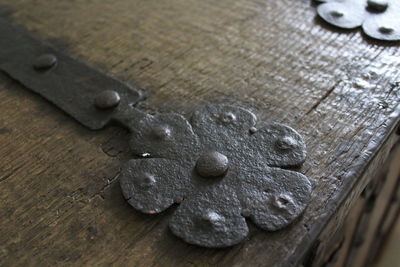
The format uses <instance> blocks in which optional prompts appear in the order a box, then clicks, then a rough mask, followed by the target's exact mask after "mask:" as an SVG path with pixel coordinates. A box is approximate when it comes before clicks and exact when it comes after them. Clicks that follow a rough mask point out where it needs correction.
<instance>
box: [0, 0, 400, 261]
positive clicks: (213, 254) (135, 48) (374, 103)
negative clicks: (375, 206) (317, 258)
mask: <svg viewBox="0 0 400 267" xmlns="http://www.w3.org/2000/svg"><path fill="white" fill-rule="evenodd" d="M0 4H1V5H2V7H3V8H2V9H0V10H3V12H2V13H3V14H6V15H8V17H9V19H10V20H11V21H12V22H13V23H15V24H19V25H22V26H23V27H25V28H27V29H29V30H30V31H33V32H35V33H36V34H37V35H38V36H39V37H41V38H43V39H47V40H49V41H50V42H52V43H54V44H56V45H58V46H59V47H60V48H61V49H63V50H64V51H66V52H68V53H69V54H71V55H72V56H74V57H76V58H78V59H80V60H82V61H84V62H87V63H89V64H91V65H93V66H95V67H96V68H98V69H100V70H102V71H104V72H105V73H107V74H109V75H113V76H116V77H118V78H119V79H121V80H123V81H125V82H128V83H135V84H137V85H138V86H139V87H141V88H143V89H144V90H146V91H147V92H149V98H148V100H146V101H145V102H143V103H141V104H140V105H139V107H140V108H142V109H144V110H146V111H148V112H166V111H174V112H179V113H182V114H186V115H187V114H189V113H190V112H191V111H192V110H193V108H194V106H196V105H198V104H201V103H203V102H206V101H207V102H216V103H220V102H228V103H232V104H237V105H243V106H247V107H250V108H252V109H253V110H254V111H255V112H256V113H257V114H258V116H259V118H260V120H274V121H279V122H284V123H287V124H290V125H291V126H293V127H295V128H296V129H297V130H298V131H299V132H300V133H301V134H302V135H303V136H304V138H305V141H306V144H307V146H308V153H309V155H308V159H307V161H306V164H305V165H304V166H303V168H302V169H301V170H300V171H301V172H302V173H304V174H306V175H307V176H308V177H310V178H311V179H312V180H313V183H314V190H313V201H312V203H311V204H310V206H309V207H308V209H307V210H306V212H305V214H304V216H302V217H301V219H300V220H299V221H297V222H296V223H295V224H294V225H292V226H291V227H289V228H287V229H285V230H282V231H279V232H275V233H266V232H263V231H261V230H258V229H257V228H256V227H251V228H252V229H251V234H250V236H249V238H248V240H247V241H246V242H245V243H242V244H241V245H238V246H235V247H233V248H230V249H223V250H210V249H202V248H197V247H194V246H190V245H187V244H185V243H184V242H182V241H180V240H179V239H177V238H176V237H174V236H173V235H172V234H170V233H169V231H168V229H167V226H166V223H167V218H168V216H169V215H170V214H171V213H172V212H173V208H172V209H170V210H169V211H167V212H166V213H165V214H163V215H157V216H146V215H142V214H139V213H137V212H135V211H134V210H133V209H132V208H130V207H129V206H128V205H127V204H126V203H125V201H124V200H123V198H122V196H121V193H120V190H119V187H118V182H117V179H116V176H117V173H118V168H119V165H120V162H121V161H124V160H125V159H126V158H128V157H129V153H128V152H127V151H126V148H125V147H126V144H127V139H126V133H125V132H124V131H123V130H121V129H115V128H108V129H106V130H103V131H101V132H90V131H88V130H86V129H84V128H83V127H81V126H80V125H78V124H77V123H76V122H75V121H73V120H72V119H70V118H69V117H68V116H66V115H65V114H63V113H62V112H60V111H59V110H57V109H56V108H55V107H53V106H52V105H50V104H48V103H47V102H45V101H44V100H42V99H41V98H39V97H37V96H35V95H33V94H31V93H29V92H26V91H25V90H24V89H23V88H22V87H21V86H19V85H18V84H16V83H14V82H12V81H11V80H10V79H9V78H7V77H6V76H4V75H2V76H0V112H1V114H2V115H1V117H0V129H1V130H0V133H1V134H0V157H1V162H0V170H1V172H0V184H1V186H0V192H1V194H0V199H1V205H0V215H1V218H2V220H1V223H0V226H1V228H0V246H1V247H0V263H2V264H3V265H4V266H12V265H14V266H16V265H41V266H43V265H54V264H59V265H86V266H92V265H100V266H103V265H109V264H115V265H130V266H132V265H134V266H150V265H155V266H191V265H193V266H207V265H220V266H230V265H234V266H257V265H262V266H273V265H282V266H288V265H291V264H292V265H296V264H297V263H298V262H295V261H292V259H294V258H292V257H290V256H291V255H295V254H296V255H298V249H299V245H300V244H305V243H304V242H306V241H307V239H310V238H311V239H312V238H313V236H314V234H312V235H311V234H310V231H314V230H313V229H316V228H318V227H316V226H317V225H322V221H324V220H327V219H329V217H330V215H332V214H334V212H335V211H336V209H337V205H338V204H337V203H338V201H337V200H338V199H340V198H345V197H346V194H347V193H346V192H348V188H349V187H350V188H352V187H359V188H358V190H356V191H355V192H361V191H362V189H361V188H362V187H363V186H365V185H366V183H365V182H364V181H363V183H357V181H359V180H360V177H361V176H362V173H363V170H365V169H366V166H367V165H368V163H369V162H370V160H372V158H373V155H375V154H376V152H377V150H379V148H380V146H381V145H382V144H383V141H384V140H385V139H386V138H387V136H389V135H390V134H391V133H392V129H393V127H394V124H395V122H396V119H394V117H393V116H397V115H396V114H397V113H396V112H398V110H399V104H398V103H399V100H400V91H399V84H400V74H399V71H398V70H399V69H400V68H399V67H400V62H399V60H398V57H399V56H400V50H399V49H398V44H385V43H378V42H375V41H371V40H369V39H366V38H365V37H364V36H362V34H361V33H360V32H359V31H338V30H335V29H332V28H330V27H328V26H326V25H325V24H323V23H322V22H321V21H320V20H319V19H316V18H315V9H314V7H313V6H312V4H311V3H310V2H309V1H296V0H281V1H265V0H220V1H211V0H203V1H196V0H170V1H157V0H146V1H140V0H120V1H112V0H102V1H91V0H75V1H66V0H59V1H50V0H47V1H28V0H12V1H11V0H1V1H0ZM11 11H12V12H11ZM385 155H386V154H384V155H383V156H382V157H383V158H384V156H385ZM355 198H356V197H354V199H355ZM350 200H351V201H349V203H348V205H349V206H351V205H352V203H353V198H351V199H350ZM335 203H336V204H337V205H335ZM327 207H329V208H327ZM339 220H340V219H339ZM308 241H310V240H308ZM311 241H312V240H311ZM302 249H303V251H304V253H306V251H305V250H306V248H302ZM300 258H301V257H297V259H300ZM287 260H289V262H287Z"/></svg>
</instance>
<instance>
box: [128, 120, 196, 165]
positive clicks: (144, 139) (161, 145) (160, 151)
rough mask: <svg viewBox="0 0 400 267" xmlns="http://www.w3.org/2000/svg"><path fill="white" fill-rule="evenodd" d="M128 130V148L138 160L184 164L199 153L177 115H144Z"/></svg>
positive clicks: (188, 128) (194, 140)
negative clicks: (153, 159)
mask: <svg viewBox="0 0 400 267" xmlns="http://www.w3.org/2000/svg"><path fill="white" fill-rule="evenodd" d="M130 128H131V131H132V134H131V140H130V147H131V150H132V151H133V153H135V154H136V155H138V156H142V157H152V158H168V159H175V160H179V162H181V163H185V164H186V163H188V162H190V161H191V160H192V157H193V155H195V154H196V152H197V151H198V149H199V141H198V138H197V136H196V135H195V134H194V132H193V130H192V127H191V125H190V124H189V122H188V121H187V120H186V119H185V118H184V117H183V116H181V115H178V114H163V115H157V116H152V115H145V116H143V117H142V118H141V119H140V120H137V121H136V122H135V125H131V126H130Z"/></svg>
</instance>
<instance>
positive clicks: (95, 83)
mask: <svg viewBox="0 0 400 267" xmlns="http://www.w3.org/2000/svg"><path fill="white" fill-rule="evenodd" d="M0 33H1V38H0V69H1V70H2V71H4V72H5V73H7V74H8V75H9V76H11V77H12V78H13V79H15V80H17V81H18V82H20V83H21V84H23V85H24V86H25V87H27V88H28V89H30V90H32V91H34V92H35V93H38V94H40V95H41V96H43V97H44V98H46V99H47V100H49V101H50V102H52V103H53V104H55V105H57V106H58V107H59V108H61V109H62V110H64V111H65V112H67V113H68V114H69V115H71V116H72V117H74V118H75V119H76V120H78V121H79V122H80V123H82V124H83V125H85V126H86V127H88V128H90V129H94V130H95V129H100V128H102V127H104V126H105V125H106V124H107V123H109V122H110V121H111V120H112V119H113V118H115V117H117V116H118V114H120V113H123V112H125V111H124V110H126V109H130V106H131V105H132V104H135V103H137V102H138V101H139V100H140V99H141V95H140V93H139V91H138V90H137V88H135V87H131V86H128V85H126V84H123V83H121V82H119V81H117V80H115V79H113V78H111V77H108V76H106V75H104V74H102V73H100V72H99V71H97V70H94V69H93V68H91V67H89V66H87V65H85V64H83V63H81V62H79V61H77V60H75V59H72V58H71V57H69V56H67V55H65V54H64V53H62V52H60V51H58V50H57V49H55V48H54V47H52V46H51V45H50V44H47V43H45V42H43V41H40V40H37V39H35V38H34V37H32V36H31V35H29V34H28V33H27V32H26V31H24V30H23V29H21V28H16V27H14V26H13V25H11V24H9V23H8V22H7V21H6V20H4V19H2V18H0ZM104 90H114V91H116V92H118V94H119V95H120V96H121V103H120V104H119V105H118V107H117V108H115V109H112V110H102V111H99V109H98V108H96V107H95V104H94V103H95V97H96V96H97V95H98V94H99V93H101V92H102V91H104Z"/></svg>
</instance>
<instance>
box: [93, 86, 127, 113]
mask: <svg viewBox="0 0 400 267" xmlns="http://www.w3.org/2000/svg"><path fill="white" fill-rule="evenodd" d="M120 101H121V98H120V96H119V94H118V93H117V92H116V91H113V90H105V91H103V92H101V93H100V94H98V95H97V96H96V99H95V105H96V107H97V108H99V109H109V108H114V107H116V106H118V104H119V102H120Z"/></svg>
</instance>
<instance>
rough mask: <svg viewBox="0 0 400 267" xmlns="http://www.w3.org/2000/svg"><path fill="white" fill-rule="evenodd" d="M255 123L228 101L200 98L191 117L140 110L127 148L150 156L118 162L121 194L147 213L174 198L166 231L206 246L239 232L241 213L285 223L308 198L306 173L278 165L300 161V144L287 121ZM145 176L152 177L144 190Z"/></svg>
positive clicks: (230, 240)
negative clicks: (204, 101)
mask: <svg viewBox="0 0 400 267" xmlns="http://www.w3.org/2000/svg"><path fill="white" fill-rule="evenodd" d="M256 123H257V122H256V116H255V115H254V114H253V113H251V112H250V111H248V110H246V109H244V108H240V107H234V106H228V105H205V106H200V107H199V108H197V109H196V110H195V111H194V112H193V115H192V117H191V119H190V122H189V121H186V119H184V118H183V117H181V116H180V115H177V114H170V115H165V114H163V115H158V116H151V115H147V116H144V117H142V118H141V119H140V120H137V121H136V124H135V127H133V126H131V128H132V129H133V128H134V130H133V131H132V139H131V148H132V151H134V152H135V154H137V155H143V154H149V155H151V157H152V158H142V159H133V160H130V161H129V162H128V163H127V164H126V165H125V167H124V168H123V169H122V173H121V175H120V181H121V188H122V190H123V192H124V196H125V198H126V199H127V200H128V202H129V203H130V204H131V205H132V206H133V207H135V208H136V209H138V210H140V211H142V212H145V213H150V214H153V213H159V212H162V211H164V210H166V209H167V208H168V207H170V206H171V205H172V204H173V203H180V206H179V207H178V209H177V210H176V212H175V213H174V215H173V216H172V218H171V220H170V224H169V225H170V228H171V230H172V232H173V233H174V234H175V235H177V236H179V237H181V238H182V239H183V240H185V241H186V242H188V243H191V244H195V245H200V246H205V247H226V246H230V245H234V244H236V243H238V242H240V241H242V240H244V239H245V238H246V236H247V233H248V227H247V224H246V221H245V217H248V218H249V219H250V220H252V221H253V222H254V223H255V224H256V225H257V226H259V227H260V228H262V229H265V230H267V231H276V230H279V229H282V228H284V227H286V226H287V225H289V224H290V223H292V222H293V221H294V220H295V219H296V218H297V217H298V216H299V215H300V214H301V213H302V212H303V211H304V209H305V207H306V206H307V204H308V202H309V201H310V196H311V184H310V182H309V180H308V179H307V177H305V176H304V175H302V174H300V173H298V172H295V171H290V170H286V169H283V167H291V166H299V165H301V164H302V163H303V162H304V160H305V157H306V150H305V145H304V142H303V140H302V139H301V137H300V135H299V134H298V133H297V132H296V131H295V130H293V129H292V128H290V127H288V126H285V125H282V124H278V123H265V124H262V123H261V124H259V126H258V129H257V130H255V131H254V129H255V126H256ZM160 129H164V131H161V132H162V133H165V132H166V129H168V135H167V134H161V135H160V134H158V133H159V132H160ZM251 129H253V130H251ZM156 133H157V134H156ZM160 136H161V137H162V138H160ZM146 177H147V178H146ZM148 177H153V178H154V179H153V180H151V181H154V183H152V184H151V186H147V184H146V190H143V179H145V178H146V179H147V180H149V178H148ZM176 200H179V201H176ZM182 200H183V201H182ZM181 202H182V203H181Z"/></svg>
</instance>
